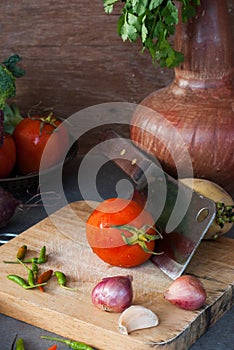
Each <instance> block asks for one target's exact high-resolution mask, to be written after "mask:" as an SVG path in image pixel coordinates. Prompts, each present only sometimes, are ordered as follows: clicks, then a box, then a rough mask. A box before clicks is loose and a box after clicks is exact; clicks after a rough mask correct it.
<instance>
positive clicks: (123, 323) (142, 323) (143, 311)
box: [118, 305, 159, 335]
mask: <svg viewBox="0 0 234 350" xmlns="http://www.w3.org/2000/svg"><path fill="white" fill-rule="evenodd" d="M158 323H159V320H158V316H157V315H156V314H155V313H154V312H153V311H151V310H150V309H147V308H146V307H144V306H141V305H132V306H130V307H128V308H127V309H126V310H124V311H123V312H122V313H121V315H120V317H119V322H118V326H119V332H120V333H122V334H126V335H128V334H129V333H131V332H132V331H135V330H140V329H145V328H151V327H155V326H157V325H158Z"/></svg>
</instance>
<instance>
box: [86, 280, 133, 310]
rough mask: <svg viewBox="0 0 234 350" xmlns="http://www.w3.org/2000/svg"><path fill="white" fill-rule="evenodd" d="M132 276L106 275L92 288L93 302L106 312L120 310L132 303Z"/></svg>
mask: <svg viewBox="0 0 234 350" xmlns="http://www.w3.org/2000/svg"><path fill="white" fill-rule="evenodd" d="M132 280H133V278H132V276H129V275H128V276H114V277H106V278H103V279H102V280H101V282H99V283H98V284H97V285H96V286H95V287H94V288H93V290H92V302H93V304H94V305H95V306H96V307H98V308H99V309H102V310H104V311H108V312H116V313H119V312H122V311H124V310H125V309H126V308H128V307H129V306H131V304H132V298H133V289H132Z"/></svg>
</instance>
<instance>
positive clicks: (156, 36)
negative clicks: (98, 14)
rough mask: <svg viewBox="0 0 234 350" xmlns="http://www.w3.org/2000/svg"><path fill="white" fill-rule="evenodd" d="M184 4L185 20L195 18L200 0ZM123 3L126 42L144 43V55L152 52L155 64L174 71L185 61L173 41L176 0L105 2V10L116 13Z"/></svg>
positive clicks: (186, 0)
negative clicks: (118, 3) (138, 41)
mask: <svg viewBox="0 0 234 350" xmlns="http://www.w3.org/2000/svg"><path fill="white" fill-rule="evenodd" d="M178 1H180V2H181V3H182V21H183V22H186V21H187V20H188V19H189V18H191V17H193V16H195V14H196V6H198V5H200V0H178ZM117 2H120V3H122V5H123V7H122V11H121V15H120V17H119V20H118V27H117V31H118V34H119V36H120V37H121V38H122V40H123V41H126V40H130V41H131V42H136V41H137V39H140V40H141V42H142V52H143V51H145V50H148V51H149V53H150V55H151V57H152V61H153V64H154V65H156V64H159V65H160V66H161V67H168V68H173V67H176V66H178V65H179V64H180V63H181V62H183V60H184V56H183V54H182V53H181V52H178V51H176V50H174V49H173V47H172V46H171V44H170V42H169V38H170V36H171V35H173V34H174V33H175V26H176V24H177V23H178V20H179V15H178V8H177V6H176V4H175V1H172V0H103V4H104V10H105V12H107V13H111V12H112V11H113V8H114V5H115V4H116V3H117Z"/></svg>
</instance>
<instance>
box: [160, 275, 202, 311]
mask: <svg viewBox="0 0 234 350" xmlns="http://www.w3.org/2000/svg"><path fill="white" fill-rule="evenodd" d="M164 298H165V299H166V300H168V301H169V302H171V303H172V304H175V305H176V306H178V307H180V308H181V309H185V310H197V309H199V308H200V307H201V306H202V305H204V303H205V301H206V291H205V288H204V286H203V284H202V283H201V282H200V281H199V280H198V279H197V278H196V277H194V276H189V275H184V276H181V277H178V278H177V279H176V280H175V281H174V282H172V284H171V285H170V286H169V288H168V289H167V290H166V291H165V292H164Z"/></svg>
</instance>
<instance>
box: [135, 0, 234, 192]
mask: <svg viewBox="0 0 234 350" xmlns="http://www.w3.org/2000/svg"><path fill="white" fill-rule="evenodd" d="M180 11H181V9H180ZM228 21H229V15H228V11H227V4H226V1H224V0H222V1H220V0H201V5H200V6H199V7H198V8H197V15H196V17H194V18H192V19H190V20H189V21H188V22H187V23H182V21H180V22H179V24H178V25H177V28H176V35H175V48H176V49H177V50H178V51H181V52H183V54H184V57H185V59H184V62H183V64H182V65H181V66H180V67H178V68H176V69H175V77H174V80H173V82H172V83H171V84H170V85H169V86H167V87H166V88H163V89H160V90H157V91H154V92H152V93H151V94H150V95H149V96H147V97H146V98H145V99H144V100H143V101H142V102H141V105H143V106H146V107H149V108H151V109H153V110H154V111H157V112H159V113H160V114H161V115H162V116H163V118H166V119H167V120H168V121H169V122H170V123H171V124H172V125H173V126H174V127H175V128H176V129H177V130H178V132H179V134H180V135H181V137H182V139H183V140H184V142H185V145H186V146H187V149H188V152H189V154H190V157H191V161H192V166H193V172H194V173H193V175H194V177H199V178H206V179H209V180H211V181H213V182H216V183H217V184H219V185H220V186H222V187H223V188H224V189H226V191H228V192H229V193H230V194H231V195H234V181H233V177H234V152H233V151H234V147H233V145H234V143H233V140H234V91H233V85H232V81H233V70H232V64H233V57H232V53H231V47H232V38H231V36H230V34H231V29H230V24H229V23H228ZM132 121H133V126H132V128H131V138H132V140H133V141H134V142H136V143H137V145H138V146H140V147H141V148H142V149H143V150H144V151H146V152H148V153H150V154H153V155H154V156H155V157H156V158H157V159H158V160H159V162H160V164H161V165H162V167H163V169H164V170H165V171H167V172H168V173H169V174H170V175H172V176H174V177H176V176H177V171H176V166H175V162H174V160H173V159H172V157H171V155H170V152H169V150H168V149H167V145H166V144H162V142H161V141H160V140H159V139H158V138H157V131H158V129H159V127H160V125H159V124H158V120H157V118H156V119H155V118H154V116H153V115H152V114H147V113H146V115H145V116H144V115H142V113H137V111H136V113H135V115H134V116H133V119H132ZM134 124H137V126H134ZM146 126H147V129H148V130H150V133H149V132H145V129H146ZM170 137H172V136H171V135H170V132H168V143H170V142H171V140H170ZM175 147H177V145H176V141H175ZM181 157H183V156H182V155H181ZM180 161H181V163H183V159H180ZM183 174H184V177H186V169H184V172H183Z"/></svg>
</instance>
